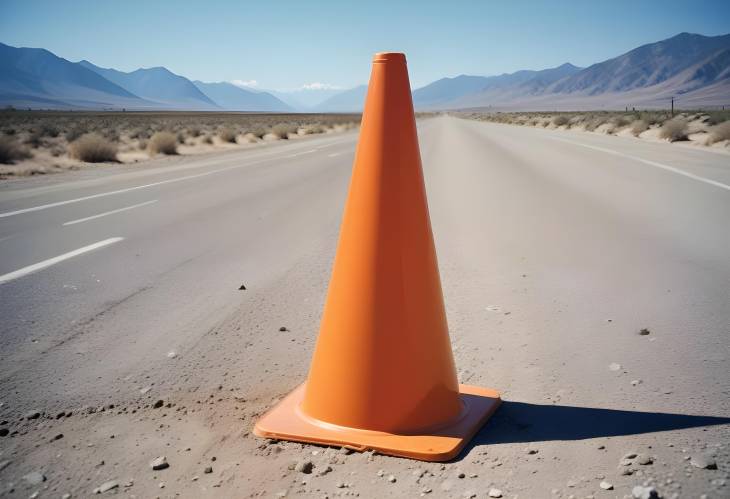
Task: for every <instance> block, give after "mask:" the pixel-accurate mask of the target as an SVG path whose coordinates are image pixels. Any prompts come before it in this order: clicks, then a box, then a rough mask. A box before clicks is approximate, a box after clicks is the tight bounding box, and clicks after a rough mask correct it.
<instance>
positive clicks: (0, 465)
mask: <svg viewBox="0 0 730 499" xmlns="http://www.w3.org/2000/svg"><path fill="white" fill-rule="evenodd" d="M10 463H12V461H10V460H7V459H6V460H5V461H0V471H2V470H4V469H5V468H7V467H8V466H10Z"/></svg>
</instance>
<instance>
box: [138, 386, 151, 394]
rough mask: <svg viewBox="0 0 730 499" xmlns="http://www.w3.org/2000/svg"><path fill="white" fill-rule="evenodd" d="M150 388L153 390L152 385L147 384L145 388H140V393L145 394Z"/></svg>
mask: <svg viewBox="0 0 730 499" xmlns="http://www.w3.org/2000/svg"><path fill="white" fill-rule="evenodd" d="M150 390H152V387H151V386H145V387H144V388H140V389H139V393H141V394H142V395H144V394H145V393H147V392H149V391H150Z"/></svg>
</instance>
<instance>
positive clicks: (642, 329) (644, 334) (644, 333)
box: [639, 328, 651, 336]
mask: <svg viewBox="0 0 730 499" xmlns="http://www.w3.org/2000/svg"><path fill="white" fill-rule="evenodd" d="M649 334H651V331H649V330H648V329H647V328H641V330H640V331H639V336H648V335H649Z"/></svg>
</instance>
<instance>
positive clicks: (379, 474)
mask: <svg viewBox="0 0 730 499" xmlns="http://www.w3.org/2000/svg"><path fill="white" fill-rule="evenodd" d="M376 474H377V475H378V476H385V471H384V470H378V472H377V473H376Z"/></svg>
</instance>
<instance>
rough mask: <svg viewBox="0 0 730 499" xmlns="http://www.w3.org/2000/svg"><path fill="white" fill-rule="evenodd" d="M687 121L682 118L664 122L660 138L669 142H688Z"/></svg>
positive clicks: (660, 130)
mask: <svg viewBox="0 0 730 499" xmlns="http://www.w3.org/2000/svg"><path fill="white" fill-rule="evenodd" d="M687 128H688V126H687V120H686V119H684V118H683V117H681V116H677V117H676V118H672V119H671V120H669V121H666V122H664V124H663V125H662V127H661V128H660V129H659V138H662V139H667V140H669V142H676V141H678V140H687Z"/></svg>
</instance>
